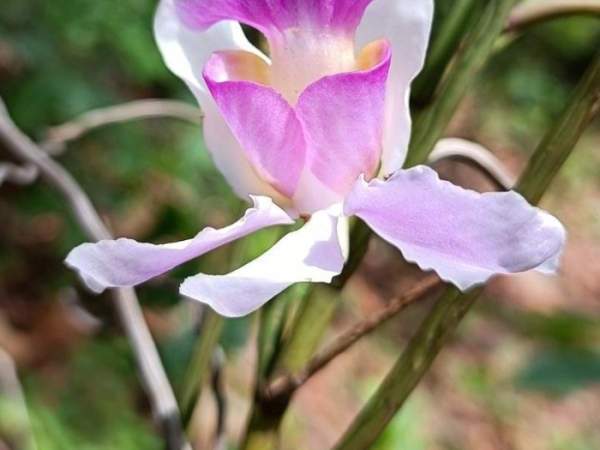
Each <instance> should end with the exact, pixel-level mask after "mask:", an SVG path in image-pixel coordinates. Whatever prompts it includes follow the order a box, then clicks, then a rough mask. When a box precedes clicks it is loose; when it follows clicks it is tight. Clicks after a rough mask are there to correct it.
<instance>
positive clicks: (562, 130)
mask: <svg viewBox="0 0 600 450" xmlns="http://www.w3.org/2000/svg"><path fill="white" fill-rule="evenodd" d="M599 111H600V50H599V51H598V52H597V53H596V55H595V56H594V59H593V60H592V63H591V64H590V66H589V68H588V70H587V71H586V73H585V74H584V76H583V78H582V79H581V81H580V82H579V84H578V85H577V87H576V88H575V91H574V92H573V94H572V95H571V98H570V99H569V103H568V104H567V106H566V108H565V109H564V110H563V112H562V114H561V116H560V117H559V119H558V121H557V122H556V124H555V126H554V127H553V128H552V129H551V130H550V132H548V133H547V134H546V136H545V137H544V138H543V139H542V141H541V142H540V143H539V145H538V147H537V148H536V150H535V152H534V153H533V156H532V157H531V159H530V160H529V164H528V165H527V168H526V169H525V171H524V172H523V175H522V176H521V179H520V180H519V182H518V183H517V187H516V188H515V189H516V190H517V191H518V192H519V193H521V195H523V196H524V197H525V198H526V199H527V200H528V201H529V202H530V203H532V204H537V203H538V202H539V201H540V199H541V197H542V195H543V194H544V192H545V191H546V189H547V188H548V186H549V185H550V183H551V182H552V180H553V179H554V177H555V175H556V174H557V173H558V170H559V169H560V168H561V166H562V165H563V164H564V162H565V161H566V159H567V158H568V156H569V155H570V154H571V150H572V149H573V147H574V146H575V144H576V143H577V141H578V140H579V138H580V136H581V134H582V133H583V131H584V130H585V129H586V127H587V126H588V125H589V124H590V122H591V121H592V119H593V118H594V116H596V115H597V114H598V112H599Z"/></svg>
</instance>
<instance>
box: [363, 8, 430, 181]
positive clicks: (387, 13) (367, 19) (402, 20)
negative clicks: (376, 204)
mask: <svg viewBox="0 0 600 450" xmlns="http://www.w3.org/2000/svg"><path fill="white" fill-rule="evenodd" d="M432 19H433V1H432V0H417V1H414V0H374V1H373V2H372V3H371V4H370V5H369V6H368V7H367V9H366V11H365V14H364V16H363V18H362V21H361V22H360V25H359V26H358V29H357V31H356V47H357V48H362V47H363V46H365V45H367V44H368V43H369V42H372V41H375V40H378V39H386V40H387V41H388V42H389V43H390V45H391V46H392V54H393V58H392V65H391V67H390V74H389V77H388V83H387V91H386V104H385V109H386V117H385V126H384V132H383V154H382V161H381V172H382V173H383V174H385V175H389V174H391V173H393V172H395V171H396V170H397V169H399V168H400V167H402V164H403V162H404V159H405V157H406V150H407V148H408V141H409V139H410V127H411V122H410V114H409V110H408V97H409V86H410V82H411V81H412V79H413V78H414V77H415V75H416V74H417V73H419V71H420V70H421V68H422V67H423V62H424V60H425V50H426V49H427V43H428V41H429V34H430V31H431V22H432Z"/></svg>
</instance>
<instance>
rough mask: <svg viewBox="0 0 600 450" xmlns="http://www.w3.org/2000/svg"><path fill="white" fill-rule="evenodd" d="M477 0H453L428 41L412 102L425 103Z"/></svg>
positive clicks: (434, 89) (435, 85) (463, 30)
mask: <svg viewBox="0 0 600 450" xmlns="http://www.w3.org/2000/svg"><path fill="white" fill-rule="evenodd" d="M479 3H480V2H479V0H455V1H454V2H453V4H452V8H451V9H450V12H449V13H448V15H447V16H446V17H445V18H444V22H443V23H442V25H441V26H440V29H439V31H438V33H437V35H436V36H435V37H434V39H433V40H432V42H431V46H430V48H429V52H428V54H427V59H426V60H425V66H424V67H423V70H422V71H421V73H420V74H419V76H418V77H417V78H416V79H415V81H414V83H413V85H412V89H411V91H412V92H411V102H413V103H414V104H416V105H427V104H428V103H429V102H430V101H431V99H432V98H433V95H434V93H435V91H436V89H437V87H438V85H439V83H440V80H441V79H442V76H443V75H444V71H445V70H446V67H447V66H448V63H449V62H450V60H451V59H452V56H453V55H454V52H455V51H456V49H457V47H458V44H459V43H460V41H461V39H462V38H463V36H464V33H465V31H466V30H467V26H468V23H469V21H470V19H471V17H472V16H473V13H474V12H475V8H476V7H477V6H478V5H479Z"/></svg>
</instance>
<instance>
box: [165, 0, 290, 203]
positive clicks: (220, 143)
mask: <svg viewBox="0 0 600 450" xmlns="http://www.w3.org/2000/svg"><path fill="white" fill-rule="evenodd" d="M154 34H155V37H156V42H157V44H158V48H159V50H160V52H161V54H162V56H163V58H164V60H165V63H166V65H167V67H168V68H169V69H170V70H171V71H172V72H173V73H174V74H175V75H177V76H178V77H180V78H181V79H182V80H183V81H184V82H185V83H186V84H187V86H188V87H189V88H190V89H191V91H192V92H193V93H194V95H195V96H196V99H197V100H198V103H199V104H200V107H201V108H202V112H203V114H204V123H203V125H204V126H203V130H204V143H205V145H206V148H207V149H208V151H209V152H210V153H211V156H212V158H213V160H214V162H215V164H216V166H217V167H218V168H219V170H220V171H221V173H223V175H224V176H225V178H227V181H228V182H229V184H230V185H231V186H232V187H233V189H234V190H235V192H236V193H237V194H238V195H239V196H240V197H241V198H244V199H245V198H247V197H248V194H255V195H266V196H268V197H272V198H275V199H276V200H277V199H278V197H280V196H281V195H280V194H279V193H277V191H276V190H275V189H273V188H272V187H271V186H269V184H267V183H266V182H265V181H263V180H261V179H260V177H259V176H258V174H257V173H256V171H255V170H254V168H253V167H252V165H251V164H250V162H249V161H248V159H247V158H246V157H245V154H244V151H243V150H242V148H241V147H240V145H239V143H238V142H237V140H236V139H235V137H234V136H233V133H232V132H231V130H230V129H229V126H228V125H227V123H225V120H224V119H223V117H222V116H221V113H220V112H219V109H218V108H217V106H216V105H215V102H214V100H213V99H212V96H211V95H210V92H209V91H208V88H207V87H206V84H205V83H204V78H203V77H202V70H203V69H204V66H205V65H206V62H207V61H208V59H209V57H210V56H211V55H212V54H213V53H214V52H216V51H221V50H241V51H244V52H249V53H252V54H256V55H257V57H260V58H263V59H266V57H265V56H264V55H262V53H260V52H259V51H258V50H257V49H256V48H255V47H254V46H252V45H251V44H250V43H249V42H248V40H247V39H246V37H245V36H244V32H243V31H242V28H241V26H240V24H239V23H237V22H232V21H228V22H221V23H219V24H217V25H215V26H214V27H211V28H210V29H209V30H206V31H204V32H197V31H194V30H191V29H189V28H187V27H186V26H184V25H183V23H182V22H181V20H180V19H179V16H178V15H177V14H176V12H175V5H174V0H162V1H161V2H160V5H159V7H158V11H157V13H156V18H155V22H154ZM198 121H200V118H198Z"/></svg>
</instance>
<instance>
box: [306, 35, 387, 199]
mask: <svg viewBox="0 0 600 450" xmlns="http://www.w3.org/2000/svg"><path fill="white" fill-rule="evenodd" d="M372 47H376V48H373V49H372V51H371V52H372V53H376V54H377V55H378V56H377V62H378V63H377V64H376V65H374V66H373V67H371V68H370V69H368V70H364V71H357V72H349V73H340V74H336V75H330V76H326V77H323V78H321V79H320V80H317V81H316V82H314V83H313V84H311V85H310V86H308V87H307V88H306V89H305V90H304V91H303V92H302V93H301V94H300V97H299V98H298V103H297V104H296V112H297V114H298V119H299V120H300V122H301V123H302V127H303V129H304V136H305V139H306V142H307V164H308V167H309V169H310V170H311V172H312V173H314V175H315V176H316V178H317V179H318V180H320V181H321V182H322V183H323V184H325V185H326V186H327V187H329V188H331V189H333V190H334V191H336V192H339V193H342V194H345V193H346V192H347V191H348V189H349V187H350V186H351V185H352V183H354V182H355V181H356V179H357V178H358V176H359V175H360V174H361V173H364V174H366V175H367V176H368V177H370V176H371V175H373V174H374V172H375V170H376V169H377V165H378V163H379V155H380V152H381V133H382V130H383V105H384V101H385V85H386V79H387V75H388V69H389V67H390V58H391V52H390V48H389V46H388V45H387V43H386V42H385V41H380V42H377V43H374V44H373V46H372ZM324 124H326V126H324Z"/></svg>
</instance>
